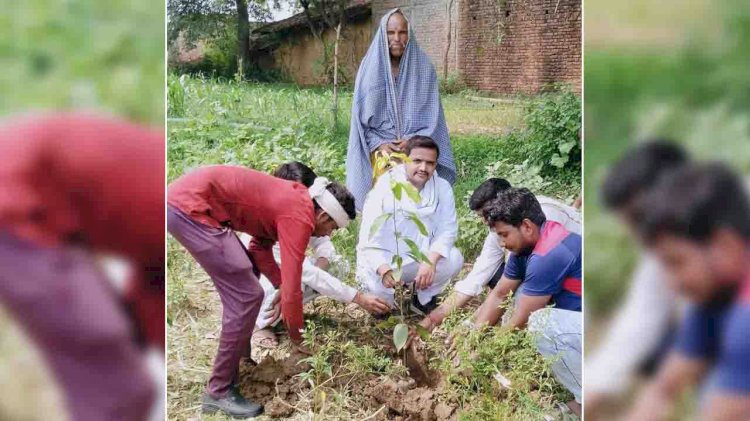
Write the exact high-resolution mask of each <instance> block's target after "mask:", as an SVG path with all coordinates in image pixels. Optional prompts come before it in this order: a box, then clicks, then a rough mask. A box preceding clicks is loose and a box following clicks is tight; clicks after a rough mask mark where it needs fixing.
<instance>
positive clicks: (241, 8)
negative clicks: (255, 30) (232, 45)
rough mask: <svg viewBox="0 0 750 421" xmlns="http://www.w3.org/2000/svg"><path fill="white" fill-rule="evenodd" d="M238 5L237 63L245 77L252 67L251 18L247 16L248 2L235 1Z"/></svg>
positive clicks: (243, 0)
mask: <svg viewBox="0 0 750 421" xmlns="http://www.w3.org/2000/svg"><path fill="white" fill-rule="evenodd" d="M235 2H236V3H237V61H238V63H239V66H240V67H238V71H239V72H240V74H242V75H243V76H244V75H246V74H247V69H248V68H249V67H250V18H249V16H248V14H247V0H235Z"/></svg>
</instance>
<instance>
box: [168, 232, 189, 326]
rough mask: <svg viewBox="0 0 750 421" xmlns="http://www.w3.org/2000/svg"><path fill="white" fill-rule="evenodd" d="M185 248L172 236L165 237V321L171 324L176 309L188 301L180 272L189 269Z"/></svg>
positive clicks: (182, 272)
mask: <svg viewBox="0 0 750 421" xmlns="http://www.w3.org/2000/svg"><path fill="white" fill-rule="evenodd" d="M184 254H185V250H184V249H182V248H181V247H180V246H179V244H178V243H177V241H175V240H174V239H173V238H172V237H168V239H167V279H169V282H168V283H167V323H168V324H169V325H171V324H172V320H174V317H175V313H176V312H177V310H179V309H181V308H184V307H185V306H187V305H188V304H189V302H190V300H189V297H188V294H187V291H186V290H185V281H184V280H183V278H182V274H184V273H186V272H188V271H189V269H188V267H187V266H188V265H189V264H190V261H189V260H188V259H185V258H184V256H183V255H184Z"/></svg>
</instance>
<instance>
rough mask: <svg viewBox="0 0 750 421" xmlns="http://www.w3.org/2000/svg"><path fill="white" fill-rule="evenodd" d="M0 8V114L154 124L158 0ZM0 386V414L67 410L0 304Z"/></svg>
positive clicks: (160, 87)
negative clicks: (77, 115)
mask: <svg viewBox="0 0 750 421" xmlns="http://www.w3.org/2000/svg"><path fill="white" fill-rule="evenodd" d="M0 10H2V12H1V13H0V68H1V69H2V71H0V118H3V119H6V121H9V122H12V121H14V117H13V115H14V114H19V113H29V112H36V111H40V110H42V111H53V110H54V111H61V110H66V111H68V110H87V111H94V112H95V113H97V114H109V115H113V116H115V117H116V118H118V119H121V120H126V121H132V122H136V123H139V124H141V125H145V126H148V127H151V128H154V129H156V130H157V131H161V130H163V126H164V112H165V109H164V86H165V78H164V74H165V70H164V69H165V67H164V66H165V62H164V54H165V53H164V51H165V46H164V19H165V17H164V16H165V12H164V4H163V2H158V1H157V2H153V1H149V0H111V1H106V2H100V1H93V0H63V1H52V0H25V1H15V0H0ZM8 116H10V117H8ZM8 158H9V157H2V159H3V160H4V159H8ZM0 165H1V164H0ZM60 316H61V317H64V316H65V315H62V314H61V315H60ZM0 385H3V387H2V393H0V419H8V420H10V419H12V420H48V419H55V420H62V419H66V414H65V411H64V408H63V399H62V397H61V394H60V393H59V390H57V388H56V386H55V385H54V383H53V382H52V380H51V376H50V373H49V371H48V369H47V367H46V366H45V364H44V363H43V361H42V359H41V358H40V355H39V353H38V351H37V350H36V349H35V348H34V347H33V346H32V345H31V343H30V341H29V339H28V338H27V337H26V334H25V332H24V331H23V330H22V329H21V328H20V327H19V326H18V325H17V324H16V323H15V322H14V321H13V320H12V318H11V317H10V316H9V315H8V314H7V312H6V311H5V310H4V309H2V308H1V307H0ZM6 386H7V387H6Z"/></svg>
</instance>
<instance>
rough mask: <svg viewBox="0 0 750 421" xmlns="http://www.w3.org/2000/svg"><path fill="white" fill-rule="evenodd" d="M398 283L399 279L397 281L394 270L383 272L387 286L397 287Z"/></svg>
mask: <svg viewBox="0 0 750 421" xmlns="http://www.w3.org/2000/svg"><path fill="white" fill-rule="evenodd" d="M397 285H398V281H396V277H395V276H394V275H393V271H392V270H389V271H388V272H386V273H385V274H383V286H384V287H386V288H396V286H397Z"/></svg>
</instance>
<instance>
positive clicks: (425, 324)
mask: <svg viewBox="0 0 750 421" xmlns="http://www.w3.org/2000/svg"><path fill="white" fill-rule="evenodd" d="M435 326H437V324H435V323H434V322H433V321H432V319H430V316H427V317H425V318H424V319H422V320H421V321H420V322H419V323H417V324H416V325H415V326H413V327H410V328H409V339H408V340H407V341H406V348H409V347H410V346H411V345H412V343H413V341H414V339H415V338H417V337H419V338H420V339H421V340H422V341H425V340H427V337H428V336H429V334H430V332H432V329H434V328H435Z"/></svg>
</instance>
